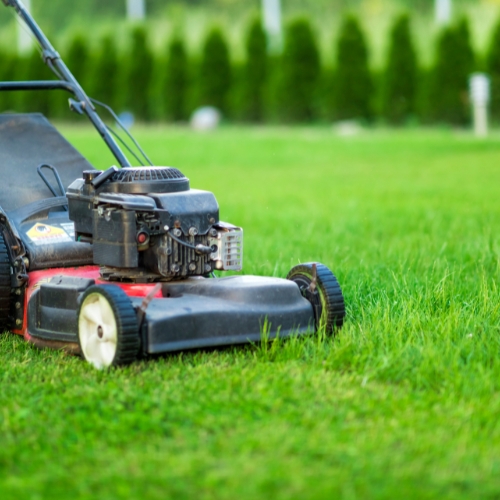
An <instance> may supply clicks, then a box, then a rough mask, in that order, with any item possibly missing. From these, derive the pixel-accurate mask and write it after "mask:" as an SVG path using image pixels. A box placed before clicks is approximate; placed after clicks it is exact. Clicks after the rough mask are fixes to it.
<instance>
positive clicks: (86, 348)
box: [78, 293, 118, 369]
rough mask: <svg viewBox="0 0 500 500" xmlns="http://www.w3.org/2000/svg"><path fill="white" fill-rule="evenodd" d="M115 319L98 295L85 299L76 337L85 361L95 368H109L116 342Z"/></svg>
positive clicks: (109, 306)
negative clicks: (77, 336) (78, 338)
mask: <svg viewBox="0 0 500 500" xmlns="http://www.w3.org/2000/svg"><path fill="white" fill-rule="evenodd" d="M117 330H118V328H117V325H116V318H115V314H114V312H113V309H112V308H111V305H110V303H109V302H108V300H107V299H106V297H104V295H102V294H100V293H91V294H89V295H87V297H85V300H84V301H83V304H82V307H81V309H80V316H79V318H78V335H79V337H80V345H81V347H82V351H83V355H84V357H85V359H86V360H87V361H88V362H89V363H92V364H93V365H94V366H95V367H96V368H98V369H102V368H107V367H108V366H111V364H112V363H113V360H114V358H115V355H116V345H117V341H118V334H117Z"/></svg>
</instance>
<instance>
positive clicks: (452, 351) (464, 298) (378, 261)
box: [0, 127, 500, 499]
mask: <svg viewBox="0 0 500 500" xmlns="http://www.w3.org/2000/svg"><path fill="white" fill-rule="evenodd" d="M66 135H67V137H68V138H69V139H70V140H71V141H72V142H73V143H74V144H75V145H76V146H77V147H78V148H79V149H80V150H81V151H82V152H83V153H84V154H86V155H87V156H88V158H89V159H90V160H91V162H92V163H93V164H94V165H95V166H96V167H99V168H107V167H108V166H109V165H110V164H111V163H112V159H111V158H110V157H109V155H108V154H107V153H106V152H105V151H104V150H102V149H100V145H99V139H98V138H96V137H95V136H94V133H93V132H92V131H91V130H89V129H83V128H76V127H71V128H67V129H66ZM137 136H138V138H139V139H140V141H141V143H142V144H143V146H144V147H145V149H146V150H147V151H148V152H149V153H150V156H151V157H152V158H153V160H154V161H155V162H156V163H157V164H159V165H165V164H167V165H172V166H176V167H178V168H180V169H181V170H182V171H183V172H184V173H185V174H186V175H187V176H188V177H190V179H191V185H192V187H195V188H201V189H208V190H211V191H213V192H214V193H215V194H216V196H217V198H218V201H219V204H220V208H221V218H222V219H223V220H227V221H229V222H232V223H235V224H238V225H241V226H243V227H244V229H245V273H248V274H259V275H273V276H281V277H284V276H285V275H286V273H287V272H288V270H289V269H290V268H291V267H292V266H293V265H295V264H297V263H299V262H307V261H311V260H318V261H321V262H323V263H324V264H326V265H328V266H329V267H331V268H332V270H333V271H334V272H335V273H336V274H337V276H338V278H339V280H340V283H341V285H342V287H343V290H344V293H345V297H346V302H347V306H348V318H347V321H346V325H345V327H344V329H343V330H342V331H341V332H340V334H339V335H338V337H337V338H336V339H331V338H325V337H324V336H322V335H318V336H312V337H309V338H302V339H291V340H288V341H281V340H279V341H276V342H273V343H270V344H263V345H255V346H246V347H235V348H231V349H225V350H216V351H204V352H195V353H182V354H179V355H169V356H166V357H160V358H157V359H154V360H150V361H145V362H139V363H135V364H134V365H132V366H130V367H127V368H125V369H120V370H110V371H105V372H97V371H95V370H93V369H92V368H91V367H90V366H88V365H86V364H85V363H83V362H81V361H80V360H79V359H77V358H73V357H70V356H66V355H64V354H63V353H59V352H51V351H37V350H35V349H34V348H32V347H31V346H28V345H26V344H24V343H23V342H22V340H21V339H18V338H16V337H13V336H10V335H8V336H7V335H5V336H3V337H1V338H0V366H1V369H0V383H1V386H2V390H1V391H0V436H1V438H0V443H1V446H0V496H1V497H2V498H19V497H22V498H67V497H68V493H69V492H71V496H73V497H74V498H90V497H99V498H135V497H139V496H142V497H143V498H168V497H171V498H201V499H205V498H206V499H212V498H214V499H226V498H227V499H234V498H242V499H245V498H248V499H250V498H256V497H261V498H277V499H285V498H311V499H315V498H318V499H319V498H332V497H334V496H335V497H337V498H342V499H344V498H345V499H353V498H360V499H361V498H450V499H451V498H453V499H456V498H471V497H472V496H475V497H481V498H497V495H498V492H499V491H500V452H499V450H500V428H499V424H498V421H499V416H500V393H499V388H500V363H499V361H498V359H499V351H500V349H499V347H500V344H499V321H498V319H499V318H498V316H499V304H500V297H499V291H498V286H497V283H498V281H499V265H498V256H499V248H500V246H499V244H500V241H499V236H498V235H499V234H500V218H499V210H500V200H499V197H498V186H499V185H500V167H499V165H500V137H498V136H494V137H492V138H491V139H488V140H481V141H478V140H476V139H474V138H472V137H471V136H469V135H468V134H466V133H462V132H453V131H404V132H389V131H383V130H380V131H372V132H365V133H362V134H360V135H358V136H354V137H345V138H341V137H338V136H336V135H335V134H334V133H333V132H332V131H331V130H329V129H327V128H296V129H286V128H276V129H268V128H266V129H259V128H236V127H235V128H223V129H221V130H219V131H217V132H215V133H209V134H194V133H192V132H190V131H189V130H187V129H183V128H153V127H152V128H143V129H142V128H139V129H137ZM235 328H237V324H235Z"/></svg>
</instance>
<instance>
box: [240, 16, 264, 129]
mask: <svg viewBox="0 0 500 500" xmlns="http://www.w3.org/2000/svg"><path fill="white" fill-rule="evenodd" d="M246 56H247V57H246V64H245V69H244V74H245V78H244V85H245V108H246V110H245V112H246V113H245V114H246V117H247V118H248V119H249V120H251V121H256V122H259V121H262V119H263V117H264V92H265V85H266V80H267V64H268V61H267V39H266V34H265V32H264V30H263V29H262V24H261V20H260V19H259V18H256V19H254V21H253V22H252V24H251V25H250V29H249V31H248V35H247V39H246Z"/></svg>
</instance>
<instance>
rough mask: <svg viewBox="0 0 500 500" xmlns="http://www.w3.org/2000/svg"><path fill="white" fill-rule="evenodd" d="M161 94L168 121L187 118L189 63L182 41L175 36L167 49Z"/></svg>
mask: <svg viewBox="0 0 500 500" xmlns="http://www.w3.org/2000/svg"><path fill="white" fill-rule="evenodd" d="M163 67H164V75H163V78H162V86H161V94H162V97H163V101H164V103H165V115H166V117H167V118H168V119H169V120H172V121H182V120H185V119H186V118H187V93H188V85H189V74H188V69H189V61H188V57H187V54H186V49H185V46H184V42H183V40H182V39H181V38H180V37H179V36H175V37H174V38H172V40H170V42H169V45H168V48H167V60H166V63H165V64H164V66H163Z"/></svg>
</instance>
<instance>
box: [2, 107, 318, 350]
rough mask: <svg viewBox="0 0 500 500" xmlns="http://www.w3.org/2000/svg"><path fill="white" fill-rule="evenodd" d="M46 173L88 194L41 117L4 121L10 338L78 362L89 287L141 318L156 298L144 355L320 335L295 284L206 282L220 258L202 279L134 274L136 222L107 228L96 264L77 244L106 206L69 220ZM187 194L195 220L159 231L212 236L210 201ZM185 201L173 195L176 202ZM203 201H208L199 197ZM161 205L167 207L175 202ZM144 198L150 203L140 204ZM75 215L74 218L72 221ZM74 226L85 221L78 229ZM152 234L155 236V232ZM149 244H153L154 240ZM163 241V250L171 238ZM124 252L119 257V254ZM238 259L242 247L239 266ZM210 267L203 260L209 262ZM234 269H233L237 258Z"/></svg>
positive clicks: (79, 163)
mask: <svg viewBox="0 0 500 500" xmlns="http://www.w3.org/2000/svg"><path fill="white" fill-rule="evenodd" d="M41 163H44V164H50V165H52V166H53V167H54V168H56V169H57V171H58V172H59V173H60V176H61V179H62V182H63V184H64V185H65V188H67V189H68V196H71V186H75V184H76V185H77V186H81V185H82V184H83V176H84V172H89V171H92V166H91V165H90V164H89V162H88V161H87V160H85V158H84V157H83V156H81V155H80V153H78V151H76V150H75V149H74V148H73V147H72V146H71V145H70V144H69V143H68V142H67V141H66V140H65V139H64V138H63V137H62V136H61V135H60V134H59V132H58V131H57V130H56V129H55V128H54V127H53V126H52V125H51V124H50V123H49V122H48V120H46V118H44V117H43V116H42V115H39V114H20V115H17V114H11V115H9V114H4V115H0V171H1V175H2V183H1V184H0V200H1V207H2V211H1V215H0V216H1V224H2V225H1V229H2V234H3V238H4V241H5V242H6V246H7V249H8V252H9V267H10V269H11V274H10V298H11V301H10V302H11V303H10V311H9V314H8V317H7V318H5V320H6V321H4V325H5V326H7V327H8V328H9V329H11V330H12V331H13V332H14V333H18V334H21V335H23V336H24V337H25V338H26V340H28V341H30V342H32V343H34V344H36V345H38V346H46V347H55V348H67V349H68V350H71V351H72V352H80V347H79V344H78V318H77V314H78V308H79V304H80V300H81V297H82V295H83V293H84V292H85V291H86V290H87V289H88V288H89V287H91V286H94V285H102V284H109V283H113V284H114V286H117V287H119V288H121V289H122V290H123V291H124V292H125V293H126V294H127V296H129V297H130V301H131V304H132V307H133V308H134V310H139V309H140V307H141V305H142V303H143V301H144V298H145V297H147V296H148V295H150V294H151V293H152V292H153V296H152V297H150V300H149V301H148V305H147V308H146V310H145V316H144V318H142V321H140V324H139V321H138V326H139V328H140V337H141V351H142V353H143V354H154V353H161V352H168V351H178V350H183V349H192V348H201V347H214V346H222V345H229V344H239V343H246V342H256V341H259V340H260V339H261V337H262V334H263V333H264V334H265V335H266V337H267V338H273V337H274V336H276V335H278V334H279V335H280V336H282V337H286V336H289V335H291V334H303V333H307V332H311V331H314V330H315V312H314V308H313V306H312V305H311V303H310V301H308V300H307V299H306V298H304V297H303V295H302V294H301V292H300V290H299V288H298V287H297V285H296V284H295V283H294V282H293V281H289V280H285V279H278V278H266V277H256V276H228V277H225V278H217V279H214V278H207V277H205V276H206V275H207V274H208V272H210V271H212V270H213V269H217V262H219V260H217V259H218V258H219V257H220V256H217V255H216V254H211V255H209V256H208V257H209V258H211V259H213V260H211V264H210V266H211V267H210V269H208V268H207V269H203V270H201V271H200V272H199V275H193V276H181V275H180V274H179V276H175V275H173V276H161V275H160V274H156V275H153V273H152V271H151V270H149V271H147V270H146V271H145V272H142V274H141V273H138V263H137V262H138V261H137V254H138V252H137V247H138V246H140V245H139V244H138V243H137V241H136V233H137V232H138V231H139V229H138V228H137V227H136V222H137V221H136V218H135V216H134V217H133V220H134V225H133V228H132V229H127V228H125V229H123V228H122V227H121V224H122V219H123V217H122V216H120V217H118V218H117V220H118V222H117V221H114V223H113V219H112V218H110V219H109V221H108V223H110V224H111V225H108V226H107V227H105V229H104V230H103V231H102V235H101V234H100V235H99V236H100V238H101V241H100V245H101V247H99V248H98V251H97V256H96V251H95V246H96V245H95V243H91V242H89V240H86V241H85V242H82V241H77V239H78V235H79V233H78V231H76V230H75V228H76V229H77V230H78V229H79V230H81V231H83V233H85V231H88V233H89V235H90V236H89V237H91V236H92V226H93V225H94V227H97V226H98V223H96V222H95V221H94V222H93V221H92V220H91V217H90V216H89V213H90V212H94V214H95V215H96V216H97V217H98V216H99V215H98V213H99V210H98V208H99V206H100V205H99V204H97V208H92V207H94V203H93V202H91V201H90V200H82V198H81V197H76V198H75V199H76V204H77V206H76V208H75V207H71V205H70V210H69V211H68V210H66V206H67V204H68V200H67V198H65V197H64V196H62V193H61V196H60V197H54V196H53V194H52V193H51V192H50V190H49V189H48V187H47V185H45V183H44V182H43V180H42V179H41V177H40V176H39V175H38V173H37V166H38V165H40V164H41ZM95 172H96V175H97V174H100V171H95ZM75 189H76V188H74V189H73V191H75ZM190 191H194V197H193V200H197V203H193V204H194V205H195V206H194V208H193V207H192V206H191V209H192V210H191V212H189V206H182V207H181V208H180V209H179V210H180V211H183V212H184V213H183V214H180V213H179V212H175V213H173V212H172V209H171V212H172V213H171V212H169V213H166V214H165V217H166V219H165V220H163V221H162V228H163V229H162V230H163V231H164V226H165V225H166V224H167V223H171V224H172V225H175V222H176V221H175V220H173V218H176V217H179V218H181V217H182V215H184V217H183V220H186V219H187V220H188V223H187V224H186V225H185V227H184V229H183V228H182V220H180V221H179V222H181V224H179V229H180V230H181V231H184V232H186V233H189V229H190V228H191V227H194V226H193V224H194V225H196V224H197V221H198V225H197V229H198V233H203V232H205V233H208V231H209V229H210V228H212V226H214V225H215V226H217V225H218V224H220V221H219V220H218V205H217V203H216V202H215V198H213V195H211V193H209V194H205V193H204V192H199V191H196V190H190ZM180 193H181V192H180V191H175V192H174V195H175V197H178V196H179V194H180ZM199 193H202V195H201V196H198V195H199ZM106 196H109V193H105V196H104V199H105V201H109V200H108V199H106ZM121 196H122V198H123V196H124V195H123V194H122V195H121ZM130 196H133V195H130ZM162 196H163V198H166V197H167V198H168V196H169V194H168V193H167V194H165V193H164V194H163V195H162ZM189 196H193V193H191V192H189V195H188V198H187V199H188V200H190V199H191V198H189ZM138 197H139V198H141V200H140V201H141V202H144V200H143V199H142V197H144V195H143V194H141V195H138ZM155 197H160V195H155ZM94 201H95V200H94ZM113 201H115V200H113ZM127 201H128V202H129V205H127V208H128V209H127V210H124V211H125V212H130V211H131V209H130V203H131V202H130V200H127ZM122 202H123V199H122V200H121V201H120V203H122ZM70 203H71V199H70ZM171 205H175V204H171ZM181 205H182V203H181ZM188 205H189V204H188ZM89 206H90V207H91V208H92V209H91V210H90V212H89V208H88V207H89ZM106 206H107V207H109V206H110V205H109V204H106ZM207 207H208V210H206V208H207ZM72 208H73V211H74V212H75V211H76V212H77V213H76V215H75V214H74V213H73V214H72V213H71V209H72ZM132 208H133V210H132V211H133V213H134V214H136V209H137V208H140V209H144V206H143V205H138V204H135V205H134V206H133V207H132ZM146 208H147V207H146ZM155 208H156V207H155ZM200 211H201V212H200ZM114 212H115V213H116V212H119V210H114ZM186 213H189V215H188V216H186ZM201 213H202V215H200V214H201ZM105 215H106V214H104V216H105ZM70 216H73V217H79V219H77V221H76V222H75V221H73V220H71V219H70ZM86 216H87V217H86ZM89 217H90V219H89ZM172 217H173V218H172ZM210 220H212V223H210ZM205 221H208V222H205ZM103 222H105V221H104V219H103ZM155 225H156V226H158V224H156V222H155ZM202 226H203V227H202ZM138 227H139V228H141V227H144V226H141V225H140V226H138ZM230 227H233V226H230ZM86 228H87V229H86ZM115 229H117V231H118V232H117V234H118V237H117V238H115V240H116V241H115V240H113V238H114V236H113V233H114V231H115ZM158 231H159V232H161V231H160V229H158ZM115 232H116V231H115ZM126 233H132V235H133V237H132V238H131V239H130V245H131V246H133V247H134V250H135V251H131V250H128V251H123V247H124V246H125V245H124V243H125V241H124V240H125V238H126ZM197 236H199V234H197V235H196V236H192V237H191V239H192V240H194V239H195V238H196V237H197ZM148 237H149V238H150V239H151V238H153V237H154V235H152V234H151V232H150V233H149V234H148ZM157 237H158V241H159V244H158V245H157V246H160V250H161V240H162V239H164V238H165V236H164V235H157ZM106 238H107V240H106V241H104V242H103V240H104V239H106ZM214 239H217V235H214ZM120 243H121V244H122V245H120ZM172 243H173V244H175V243H176V242H175V241H174V242H172ZM120 246H121V248H122V250H119V249H118V250H117V248H119V247H120ZM177 251H179V249H177ZM241 251H242V248H241V244H239V246H238V252H239V253H238V256H239V258H240V259H241ZM131 255H133V257H131ZM214 255H215V258H214V257H213V256H214ZM127 259H128V260H129V262H128V261H127ZM96 260H97V261H98V264H99V265H96ZM206 260H207V259H206V258H205V257H203V262H206ZM230 260H231V262H233V263H234V255H233V258H231V259H230ZM110 264H117V265H116V266H115V270H116V271H115V273H112V272H111V270H112V269H114V268H113V267H110ZM204 265H207V264H204ZM123 266H129V267H123ZM179 267H181V266H179ZM141 269H142V271H144V268H141ZM186 269H187V268H186ZM198 271H199V269H198ZM186 272H189V270H188V269H187V270H186ZM110 274H111V276H110ZM110 278H111V279H110ZM158 283H159V284H160V286H157V284H158Z"/></svg>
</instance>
